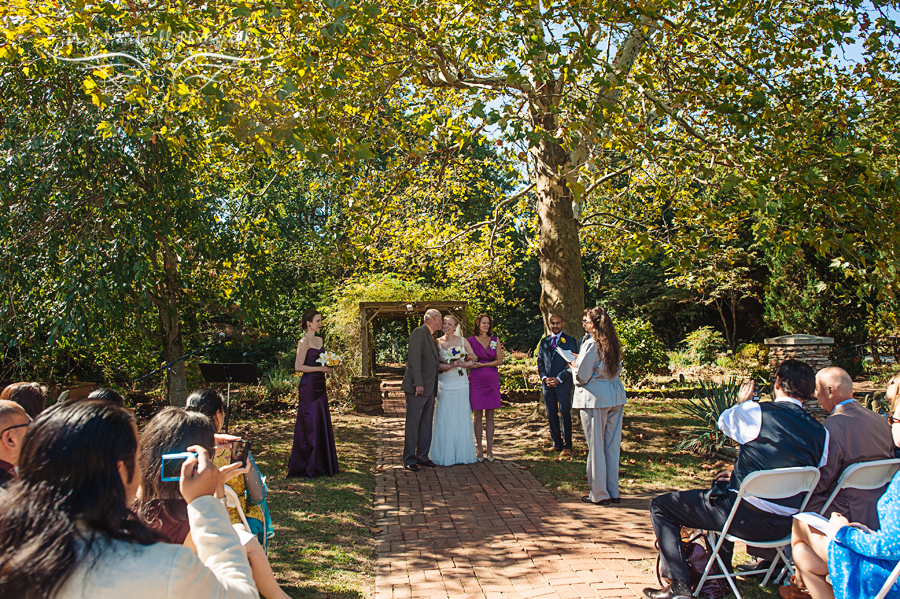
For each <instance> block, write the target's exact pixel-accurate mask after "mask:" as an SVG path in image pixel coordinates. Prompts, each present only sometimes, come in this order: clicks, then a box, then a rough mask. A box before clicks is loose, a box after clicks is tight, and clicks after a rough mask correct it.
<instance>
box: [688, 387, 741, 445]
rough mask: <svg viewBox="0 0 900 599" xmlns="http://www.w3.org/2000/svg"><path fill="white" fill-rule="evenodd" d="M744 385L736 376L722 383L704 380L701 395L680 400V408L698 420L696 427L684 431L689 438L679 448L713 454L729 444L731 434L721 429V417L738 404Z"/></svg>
mask: <svg viewBox="0 0 900 599" xmlns="http://www.w3.org/2000/svg"><path fill="white" fill-rule="evenodd" d="M740 388H741V381H740V380H739V379H738V378H736V377H732V378H731V379H729V380H728V381H723V382H721V383H715V382H712V381H703V380H701V381H700V391H701V393H700V397H699V398H697V399H687V400H684V401H683V402H679V403H677V404H676V407H677V408H678V409H679V410H680V411H681V412H682V413H684V414H686V415H688V416H690V417H691V418H693V419H694V420H696V421H697V423H698V425H697V426H695V427H693V428H690V429H687V430H683V431H681V434H683V435H684V436H685V438H684V439H683V440H682V441H681V443H679V445H678V447H677V449H685V450H688V451H696V452H700V453H713V452H715V451H718V450H719V449H720V448H721V447H722V446H723V445H725V442H726V440H727V437H726V436H725V435H724V434H723V433H722V432H721V431H720V430H719V417H720V416H721V415H722V413H723V412H724V411H725V410H727V409H729V408H732V407H734V406H736V405H737V393H738V390H739V389H740Z"/></svg>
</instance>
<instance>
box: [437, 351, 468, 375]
mask: <svg viewBox="0 0 900 599" xmlns="http://www.w3.org/2000/svg"><path fill="white" fill-rule="evenodd" d="M468 355H469V354H467V353H466V350H464V349H463V348H461V347H451V348H450V349H442V350H441V359H442V360H443V361H444V362H446V363H447V364H450V363H452V362H456V361H457V360H465V359H466V356H468ZM456 372H457V374H459V376H462V375H463V371H462V368H457V369H456Z"/></svg>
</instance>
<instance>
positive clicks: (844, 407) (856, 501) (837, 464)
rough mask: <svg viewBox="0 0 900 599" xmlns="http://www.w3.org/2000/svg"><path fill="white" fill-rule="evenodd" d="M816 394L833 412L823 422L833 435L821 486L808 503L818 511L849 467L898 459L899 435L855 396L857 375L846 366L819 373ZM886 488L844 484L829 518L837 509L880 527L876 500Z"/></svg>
mask: <svg viewBox="0 0 900 599" xmlns="http://www.w3.org/2000/svg"><path fill="white" fill-rule="evenodd" d="M816 399H817V400H818V401H819V405H821V406H822V409H823V410H825V411H826V412H828V413H829V414H830V416H829V417H828V418H826V419H825V422H824V424H825V428H826V429H828V433H829V437H830V440H829V447H828V462H827V463H826V464H825V465H824V466H822V467H821V468H820V469H819V472H820V473H821V477H820V478H819V485H818V486H817V487H816V490H815V493H814V494H813V496H812V498H811V499H810V500H809V505H808V506H807V507H806V509H807V511H815V512H818V511H819V510H820V509H822V506H823V505H825V502H826V501H827V500H828V496H829V495H831V492H832V491H833V490H834V487H835V486H836V485H837V481H838V479H839V478H840V477H841V474H843V472H844V469H846V468H847V466H850V465H852V464H858V463H859V462H871V461H874V460H889V459H891V458H893V457H894V440H893V437H892V436H891V426H890V425H889V424H888V422H887V420H885V419H884V418H883V417H882V416H879V415H878V414H876V413H875V412H873V411H871V410H867V409H866V408H864V407H863V406H861V405H860V404H859V402H858V401H856V400H855V399H853V379H851V378H850V375H849V374H847V372H846V371H845V370H844V369H843V368H837V367H835V366H832V367H829V368H823V369H822V370H820V371H819V372H818V374H816ZM883 492H884V489H883V488H882V489H874V490H871V491H863V490H858V489H845V490H843V491H841V492H840V493H838V495H837V497H835V498H834V501H833V502H832V504H831V505H830V506H829V508H828V513H827V514H826V517H829V516H830V515H831V512H838V513H839V514H843V515H844V516H846V517H847V518H849V519H850V521H851V522H860V523H862V524H865V525H866V526H868V527H869V528H871V529H873V530H875V529H877V528H878V512H877V511H876V510H875V504H876V502H877V501H878V498H879V497H881V494H882V493H883Z"/></svg>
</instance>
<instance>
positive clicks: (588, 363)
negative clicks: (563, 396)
mask: <svg viewBox="0 0 900 599" xmlns="http://www.w3.org/2000/svg"><path fill="white" fill-rule="evenodd" d="M582 323H583V324H584V330H585V331H586V332H587V333H589V334H590V337H587V338H586V339H585V341H584V343H583V344H582V346H581V353H579V354H578V357H577V358H576V359H575V361H574V362H572V363H570V366H571V368H572V375H573V378H574V379H575V395H574V396H573V398H572V407H573V408H579V409H580V410H581V426H582V427H583V428H584V439H585V441H586V442H587V446H588V458H587V480H588V487H589V489H590V494H588V495H585V496H584V497H582V498H581V501H583V502H585V503H593V504H595V505H609V504H610V503H619V501H620V500H619V449H620V446H621V445H622V413H623V411H624V408H625V387H624V386H623V385H622V381H621V380H620V379H619V372H620V371H621V370H622V345H621V344H620V343H619V336H618V335H617V334H616V329H615V327H614V326H613V322H612V319H611V318H610V317H609V314H607V313H606V310H604V309H603V308H601V307H600V306H597V307H596V308H589V309H587V310H585V311H584V320H583V321H582Z"/></svg>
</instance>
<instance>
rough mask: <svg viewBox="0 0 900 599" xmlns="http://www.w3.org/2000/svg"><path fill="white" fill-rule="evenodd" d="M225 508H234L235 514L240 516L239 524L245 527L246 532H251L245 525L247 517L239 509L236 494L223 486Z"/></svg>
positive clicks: (240, 508) (239, 501) (247, 525)
mask: <svg viewBox="0 0 900 599" xmlns="http://www.w3.org/2000/svg"><path fill="white" fill-rule="evenodd" d="M225 506H226V507H231V508H235V509H236V510H237V513H238V514H240V516H241V522H243V523H244V526H246V527H247V530H248V531H251V530H252V529H251V528H250V525H249V524H248V523H247V516H245V515H244V509H243V508H242V507H241V500H240V499H238V495H237V493H235V492H234V489H232V488H231V487H229V486H228V485H225Z"/></svg>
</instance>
